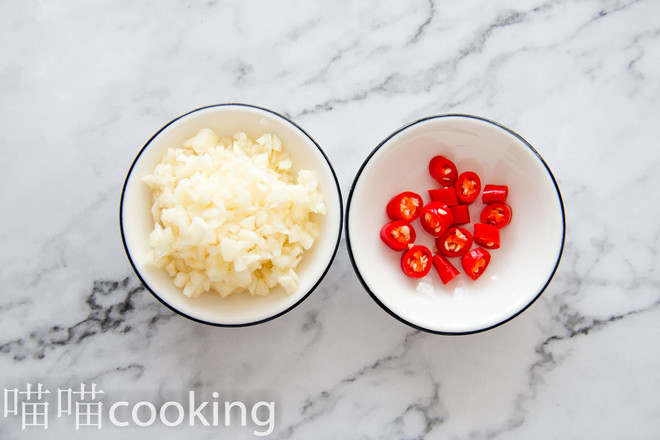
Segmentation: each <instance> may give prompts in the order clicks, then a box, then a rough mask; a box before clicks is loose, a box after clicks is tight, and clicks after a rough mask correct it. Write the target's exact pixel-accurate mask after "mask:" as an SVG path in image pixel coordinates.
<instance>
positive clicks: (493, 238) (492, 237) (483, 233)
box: [474, 223, 500, 249]
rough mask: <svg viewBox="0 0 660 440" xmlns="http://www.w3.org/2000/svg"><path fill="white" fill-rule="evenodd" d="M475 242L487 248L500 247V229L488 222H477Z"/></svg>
mask: <svg viewBox="0 0 660 440" xmlns="http://www.w3.org/2000/svg"><path fill="white" fill-rule="evenodd" d="M474 242H475V243H477V244H478V245H481V246H483V247H485V248H486V249H499V247H500V230H499V229H498V228H496V227H495V226H491V225H489V224H487V223H475V224H474Z"/></svg>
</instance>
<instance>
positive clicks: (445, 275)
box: [433, 254, 460, 284]
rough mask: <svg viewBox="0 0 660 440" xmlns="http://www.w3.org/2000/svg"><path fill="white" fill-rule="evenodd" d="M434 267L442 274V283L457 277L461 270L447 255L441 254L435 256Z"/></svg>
mask: <svg viewBox="0 0 660 440" xmlns="http://www.w3.org/2000/svg"><path fill="white" fill-rule="evenodd" d="M433 267H434V268H435V270H436V271H437V272H438V275H440V280H441V281H442V284H447V283H448V282H450V281H451V280H453V279H454V277H456V275H458V274H459V273H460V272H459V271H458V269H456V268H455V267H454V265H453V264H451V263H450V262H449V260H447V259H446V258H445V257H443V256H442V255H440V254H435V255H434V256H433Z"/></svg>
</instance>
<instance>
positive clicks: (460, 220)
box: [449, 205, 470, 225]
mask: <svg viewBox="0 0 660 440" xmlns="http://www.w3.org/2000/svg"><path fill="white" fill-rule="evenodd" d="M449 210H450V211H451V213H452V215H453V216H454V224H455V225H464V224H466V223H470V209H469V208H468V205H458V206H450V207H449Z"/></svg>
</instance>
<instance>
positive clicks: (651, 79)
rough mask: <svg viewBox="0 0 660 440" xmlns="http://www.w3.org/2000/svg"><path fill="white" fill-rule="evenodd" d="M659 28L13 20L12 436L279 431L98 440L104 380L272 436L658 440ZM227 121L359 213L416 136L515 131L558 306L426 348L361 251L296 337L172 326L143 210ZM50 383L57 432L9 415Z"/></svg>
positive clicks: (188, 18)
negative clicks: (163, 168) (287, 148)
mask: <svg viewBox="0 0 660 440" xmlns="http://www.w3.org/2000/svg"><path fill="white" fill-rule="evenodd" d="M658 17H660V2H658V1H656V0H630V1H623V0H621V1H620V0H616V1H615V0H580V1H565V0H557V1H550V0H548V1H546V0H503V1H497V2H493V1H488V0H476V1H467V2H450V1H433V0H411V1H406V2H400V1H393V0H384V1H383V0H381V1H374V0H369V1H365V2H353V1H345V0H339V1H332V2H330V1H328V2H321V1H307V2H296V1H291V0H289V1H278V2H265V1H256V0H247V1H242V2H230V1H226V0H218V1H213V0H211V1H204V2H202V1H200V2H195V1H170V2H156V1H144V2H133V1H119V0H117V1H110V0H106V1H98V2H87V1H82V0H77V1H75V0H61V1H60V0H58V1H38V0H29V1H21V2H18V1H5V2H2V3H0V42H2V44H0V128H1V129H0V148H1V151H2V159H1V162H0V163H1V164H2V167H1V169H2V174H1V177H0V179H2V180H1V182H2V185H0V204H1V206H2V214H1V215H0V237H1V241H0V243H2V253H1V254H0V280H1V282H2V287H1V290H0V382H2V386H3V388H4V402H3V403H4V406H3V414H2V416H3V417H2V418H0V438H2V439H31V438H85V439H91V438H94V439H96V438H112V439H118V438H138V437H139V438H172V437H177V438H179V437H181V436H186V438H189V439H211V438H234V439H242V438H259V436H258V435H256V433H264V430H265V428H264V427H262V426H260V425H259V424H258V423H256V422H255V420H262V421H263V411H262V413H260V414H261V416H259V417H261V419H259V417H257V419H253V418H251V417H249V416H250V414H248V420H247V422H246V425H247V426H241V424H240V420H239V419H237V418H234V419H233V421H232V423H231V426H229V427H225V426H224V424H223V422H222V420H221V421H220V423H219V426H208V427H207V426H200V425H201V423H199V421H197V424H196V425H195V426H194V427H190V426H189V423H188V418H186V419H185V420H184V422H183V423H182V424H181V425H180V426H178V427H169V426H166V424H164V423H162V422H159V421H156V422H155V423H153V424H152V425H151V426H148V427H140V426H137V425H136V424H135V423H132V422H131V423H130V424H129V426H127V427H117V426H115V425H113V424H111V423H110V422H109V421H108V419H107V418H106V419H105V420H103V425H102V427H101V428H100V429H99V427H98V426H87V427H85V426H82V427H80V429H76V426H75V423H74V420H73V419H72V418H71V417H68V418H67V417H64V416H63V417H61V418H58V417H57V415H58V414H57V410H56V405H57V403H58V402H57V399H56V397H57V393H56V391H57V390H58V389H64V388H68V387H72V388H75V387H76V386H78V387H79V386H80V384H82V383H85V384H87V385H88V386H90V385H91V384H92V383H94V384H96V385H97V386H98V387H99V388H100V389H102V390H103V391H104V394H103V395H102V396H101V397H102V399H101V400H100V401H101V402H102V403H103V404H104V405H105V406H104V411H106V410H107V409H108V408H109V406H110V405H111V404H112V403H113V402H117V401H127V402H129V403H130V405H131V406H133V405H135V404H136V402H141V401H149V402H153V404H154V406H155V407H156V408H158V407H159V405H162V404H163V403H164V402H169V401H178V402H181V403H182V405H184V404H185V405H187V403H186V402H187V399H188V397H189V395H190V392H191V391H194V392H195V393H197V394H196V395H197V397H198V398H199V399H206V400H209V401H217V402H219V403H220V405H222V404H223V402H225V401H236V400H240V401H242V402H245V403H246V404H247V408H248V410H249V409H250V406H251V405H252V404H254V403H255V402H259V401H266V402H273V403H274V411H273V413H272V414H271V415H272V416H273V419H272V424H271V426H270V427H271V428H272V432H270V433H269V436H268V438H274V439H310V438H314V439H317V438H318V439H321V438H323V439H326V438H327V439H372V438H383V439H436V438H443V439H457V440H467V439H507V440H508V439H529V438H540V439H555V438H562V439H564V438H599V439H605V438H607V439H620V438H634V439H657V438H660V393H659V391H660V344H659V337H660V273H659V272H658V267H659V266H660V257H659V254H658V242H659V240H660V207H659V205H658V203H657V195H656V194H655V193H656V189H657V188H658V187H660V173H658V169H659V168H660V144H659V141H658V139H660V23H659V22H658ZM222 102H244V103H250V104H255V105H260V106H263V107H267V108H270V109H272V110H275V111H277V112H280V113H282V114H285V115H287V116H289V117H290V118H292V119H293V120H294V121H295V122H296V123H298V124H299V125H301V126H302V127H303V128H304V129H305V130H306V131H307V132H308V133H310V134H311V136H312V137H314V138H315V140H316V141H317V142H318V143H319V144H320V145H321V146H322V147H323V148H324V150H325V152H326V153H327V155H328V157H329V158H330V160H331V161H332V163H333V165H334V167H335V171H336V173H337V176H338V179H339V182H340V184H341V187H342V191H343V194H344V199H346V196H347V195H348V190H349V188H350V184H351V182H352V179H353V176H354V175H355V173H356V172H357V170H358V168H359V166H360V164H361V162H362V160H363V159H364V158H365V157H366V156H367V155H368V153H369V152H370V151H371V150H372V149H373V148H374V147H375V146H376V145H377V144H378V142H380V141H381V140H382V139H383V138H385V137H386V136H387V135H388V134H389V133H391V132H392V131H393V130H395V129H396V128H399V127H400V126H402V125H404V124H406V123H409V122H412V121H414V120H416V119H419V118H421V117H424V116H428V115H432V114H443V113H470V114H476V115H480V116H483V117H486V118H489V119H492V120H495V121H497V122H499V123H501V124H503V125H505V126H507V127H509V128H512V129H514V130H516V131H517V132H518V133H520V134H521V135H522V136H524V137H525V138H526V139H527V140H528V141H529V142H530V143H531V144H532V145H534V146H535V148H536V149H537V150H538V151H539V153H540V154H541V155H542V156H543V157H544V159H545V160H546V162H547V163H548V165H549V166H550V168H551V169H552V170H553V172H554V175H555V178H556V179H557V182H558V184H559V186H560V188H561V191H562V195H563V198H564V203H565V208H566V218H567V237H566V246H565V249H564V255H563V258H562V261H561V264H560V266H559V268H558V271H557V273H556V275H555V277H554V279H553V281H552V283H551V284H550V286H549V287H548V289H547V290H546V291H545V293H544V294H543V295H542V297H541V298H540V299H539V300H538V301H537V302H535V303H534V304H533V305H532V306H531V307H530V308H529V309H528V310H527V311H526V312H525V313H523V314H522V315H521V316H519V317H517V318H516V319H514V320H512V321H511V322H509V323H507V324H505V325H503V326H500V327H498V328H496V329H493V330H491V331H488V332H485V333H480V334H475V335H469V336H460V337H447V336H438V335H432V334H426V333H421V332H418V331H415V330H413V329H411V328H408V327H407V326H405V325H403V324H401V323H400V322H398V321H397V320H395V319H393V318H392V317H391V316H389V315H388V314H387V313H385V312H384V311H383V310H382V309H381V308H380V307H379V306H378V305H377V304H375V303H374V302H373V300H372V299H371V298H370V297H369V295H368V294H367V293H366V291H365V290H364V289H363V288H362V286H361V285H360V283H359V282H358V279H357V277H356V276H355V274H354V272H353V269H352V267H351V265H350V262H349V258H348V255H347V251H346V246H345V242H344V241H343V240H342V243H341V245H340V248H339V251H338V254H337V257H336V259H335V261H334V264H333V266H332V268H331V269H330V271H329V273H328V275H327V277H326V278H325V279H324V281H323V283H322V284H321V286H320V287H319V288H318V289H317V290H316V291H315V292H314V293H313V294H312V295H311V296H310V297H309V298H308V299H307V300H306V301H305V302H304V303H303V304H301V305H300V306H299V307H297V308H296V309H294V310H293V311H291V312H289V313H288V314H286V315H285V316H284V317H282V318H280V319H277V320H274V321H271V322H268V323H266V324H262V325H259V326H254V327H249V328H239V329H226V328H213V327H208V326H203V325H200V324H197V323H194V322H192V321H189V320H186V319H184V318H182V317H179V316H178V315H174V314H173V313H172V312H170V311H169V310H168V309H166V308H165V307H164V306H162V305H161V304H160V303H159V302H158V301H156V300H155V299H154V298H153V297H152V296H151V295H150V294H149V293H148V292H147V291H146V290H144V289H143V288H142V287H141V285H140V284H139V281H138V279H137V277H136V276H135V275H134V273H133V271H132V269H131V267H130V265H129V263H128V260H127V258H126V256H125V253H124V250H123V247H122V243H121V238H120V234H119V225H118V205H119V198H120V192H121V188H122V184H123V181H124V178H125V176H126V173H127V171H128V168H129V167H130V165H131V162H132V160H133V158H134V157H135V155H136V154H137V152H138V151H139V149H140V148H141V146H142V145H143V144H144V143H145V142H146V141H147V140H148V139H149V138H150V137H151V135H152V134H153V133H154V132H155V131H157V130H158V129H159V128H160V127H161V126H162V125H163V124H165V123H166V122H168V121H170V120H171V119H173V118H174V117H176V116H178V115H180V114H183V113H185V112H187V111H189V110H192V109H194V108H198V107H201V106H204V105H209V104H216V103H222ZM28 383H29V384H33V386H36V384H37V383H42V384H43V386H44V387H45V388H48V390H49V391H50V392H51V394H50V395H49V396H47V398H48V399H50V400H49V402H50V409H49V412H48V414H49V415H50V418H49V424H48V429H45V427H43V426H29V423H28V426H26V427H25V429H23V428H24V426H23V424H24V423H23V422H25V420H22V417H21V415H18V414H19V412H20V411H18V410H20V409H21V408H19V407H17V408H15V409H16V410H17V412H16V413H13V412H11V411H8V410H11V409H12V408H11V403H12V401H11V393H10V392H9V391H11V390H12V389H13V390H16V389H19V390H21V389H22V390H25V388H26V386H27V384H28ZM213 393H217V394H216V395H215V396H218V397H212V396H214V394H213ZM8 396H9V398H8ZM44 399H46V396H44ZM32 402H34V400H33V401H32ZM27 403H30V402H27ZM211 405H212V403H209V407H211ZM25 408H29V407H24V408H23V409H25ZM33 408H34V407H33ZM186 408H187V406H186ZM141 410H143V411H144V410H148V408H147V407H144V406H143V407H142V408H141ZM262 410H263V408H262ZM72 414H73V413H72ZM145 414H146V415H145ZM257 415H258V414H257ZM148 416H149V414H148V413H144V412H142V413H139V414H138V420H143V421H144V420H145V419H147V418H148ZM121 417H122V420H128V421H130V420H131V419H130V414H129V413H122V415H121ZM168 417H170V419H169V420H171V419H172V418H174V416H172V415H171V413H170V415H169V416H168ZM186 417H187V416H186ZM29 421H30V420H29V419H28V422H29Z"/></svg>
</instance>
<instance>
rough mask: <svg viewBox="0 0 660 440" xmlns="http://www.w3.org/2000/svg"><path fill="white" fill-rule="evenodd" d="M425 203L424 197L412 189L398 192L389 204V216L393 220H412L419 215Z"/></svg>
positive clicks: (387, 209)
mask: <svg viewBox="0 0 660 440" xmlns="http://www.w3.org/2000/svg"><path fill="white" fill-rule="evenodd" d="M423 205H424V201H423V200H422V197H421V196H420V195H419V194H417V193H414V192H412V191H404V192H402V193H401V194H397V195H396V196H394V197H392V199H391V200H390V201H389V203H388V204H387V208H386V211H387V216H388V217H389V218H391V219H392V220H403V221H406V222H411V221H413V220H415V219H416V218H417V216H419V210H420V208H421V207H422V206H423Z"/></svg>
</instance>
